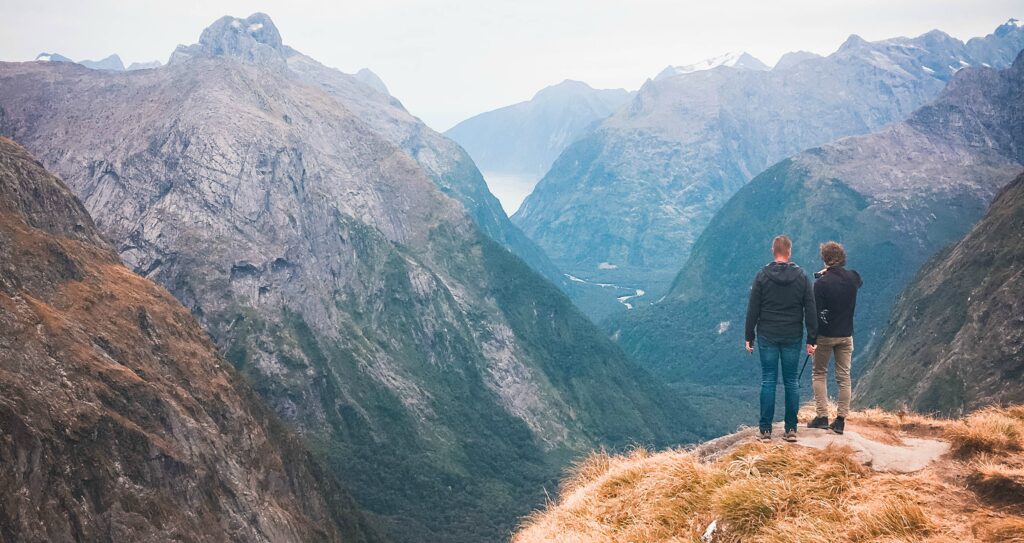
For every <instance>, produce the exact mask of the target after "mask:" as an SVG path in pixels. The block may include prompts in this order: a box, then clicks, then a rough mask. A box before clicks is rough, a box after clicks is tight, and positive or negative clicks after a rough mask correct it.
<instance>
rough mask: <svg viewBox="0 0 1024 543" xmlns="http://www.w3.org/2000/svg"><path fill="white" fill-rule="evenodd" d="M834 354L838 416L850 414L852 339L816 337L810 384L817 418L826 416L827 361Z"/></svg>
mask: <svg viewBox="0 0 1024 543" xmlns="http://www.w3.org/2000/svg"><path fill="white" fill-rule="evenodd" d="M833 352H834V353H835V354H836V384H837V385H839V416H840V417H844V418H845V417H846V415H847V413H849V412H850V361H851V360H852V359H853V338H852V337H818V345H817V349H816V350H815V351H814V371H813V372H812V374H811V375H812V376H813V378H812V380H811V382H812V384H813V388H814V404H815V408H816V410H817V412H818V413H817V416H819V417H827V416H828V384H827V383H826V377H827V376H828V359H829V358H831V357H832V353H833Z"/></svg>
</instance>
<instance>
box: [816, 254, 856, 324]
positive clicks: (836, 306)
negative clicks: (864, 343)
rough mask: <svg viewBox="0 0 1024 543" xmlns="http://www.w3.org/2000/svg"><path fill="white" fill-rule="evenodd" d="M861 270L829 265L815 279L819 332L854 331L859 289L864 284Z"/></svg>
mask: <svg viewBox="0 0 1024 543" xmlns="http://www.w3.org/2000/svg"><path fill="white" fill-rule="evenodd" d="M863 284H864V282H863V281H861V280H860V274H859V273H857V272H855V271H853V270H847V269H846V268H843V267H839V266H837V267H834V268H829V269H828V271H826V272H825V274H824V275H822V276H821V278H819V279H818V280H817V281H815V282H814V302H815V307H817V309H818V335H820V336H825V337H848V336H852V335H853V312H854V309H855V308H856V307H857V289H859V288H860V287H861V285H863Z"/></svg>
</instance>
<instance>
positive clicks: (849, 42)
mask: <svg viewBox="0 0 1024 543" xmlns="http://www.w3.org/2000/svg"><path fill="white" fill-rule="evenodd" d="M865 45H869V44H868V41H867V40H865V39H864V38H862V37H860V36H858V35H857V34H850V37H849V38H846V41H844V42H843V44H842V45H840V46H839V51H848V50H850V49H854V48H856V47H862V46H865Z"/></svg>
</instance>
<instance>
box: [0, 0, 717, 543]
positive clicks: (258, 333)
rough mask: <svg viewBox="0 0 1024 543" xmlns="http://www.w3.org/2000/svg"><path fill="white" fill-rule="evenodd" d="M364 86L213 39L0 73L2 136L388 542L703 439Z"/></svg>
mask: <svg viewBox="0 0 1024 543" xmlns="http://www.w3.org/2000/svg"><path fill="white" fill-rule="evenodd" d="M364 80H365V77H363V78H358V77H354V76H350V75H347V74H343V73H342V72H339V71H337V70H334V69H331V68H328V67H325V66H323V65H321V64H319V63H318V62H316V61H315V60H313V59H311V58H310V57H307V56H305V55H303V54H301V53H299V52H297V51H295V50H294V49H291V48H290V47H288V46H286V45H284V44H283V42H282V40H281V36H280V34H279V32H278V31H277V29H276V27H275V26H274V25H273V22H272V21H271V20H270V18H269V17H267V16H266V15H263V14H255V15H253V16H250V17H248V18H245V19H241V18H234V17H224V18H222V19H219V20H218V21H216V22H214V24H213V25H211V26H210V27H208V28H207V29H206V30H204V31H203V33H202V35H201V36H200V39H199V42H198V43H197V44H193V45H189V46H179V48H178V49H177V50H176V51H175V52H174V54H173V55H172V56H171V59H170V62H169V63H168V65H167V66H164V67H161V68H159V69H155V70H140V71H134V72H107V71H96V70H89V69H86V68H84V67H81V66H78V65H75V64H69V63H46V62H36V63H0V134H3V135H6V136H10V137H12V138H13V139H15V140H17V141H19V142H20V143H22V144H23V145H25V146H26V147H27V148H28V149H30V150H31V151H32V152H33V153H34V154H35V155H36V156H37V157H38V158H39V159H40V160H41V161H42V162H43V163H44V164H45V165H46V166H47V167H48V168H50V169H52V170H53V171H55V172H57V173H59V174H60V175H61V176H62V177H63V178H64V180H65V181H66V182H67V183H68V185H69V186H70V188H71V189H72V190H73V191H74V192H75V193H76V194H77V195H78V196H79V197H80V198H81V200H82V202H83V204H84V206H85V208H86V209H87V210H88V212H89V213H90V214H91V215H92V217H93V218H94V220H95V221H96V224H97V226H98V227H99V229H100V231H101V232H102V233H103V235H105V236H106V237H107V238H108V239H110V240H111V241H112V243H113V244H114V246H115V247H116V250H117V253H118V256H119V257H120V258H121V260H123V261H124V262H125V263H126V264H127V265H128V266H129V267H130V268H131V269H133V270H134V271H136V272H137V273H139V274H140V275H143V276H145V277H147V278H150V279H152V280H154V281H156V282H158V283H160V284H161V285H163V286H165V287H166V288H167V289H168V290H169V291H170V292H171V293H172V294H173V295H174V296H175V297H176V298H177V299H178V300H180V301H181V302H182V303H183V304H184V305H185V306H186V307H187V308H188V309H189V310H190V311H191V313H192V314H193V315H194V316H195V317H196V318H197V319H198V320H199V322H200V323H201V324H202V325H203V326H204V327H205V328H206V330H207V331H208V332H209V333H210V334H211V336H212V338H213V340H214V342H216V344H217V346H218V347H219V348H220V349H221V351H222V352H224V353H225V356H226V358H227V359H228V360H230V361H231V362H232V364H233V365H234V366H235V367H236V368H237V370H238V371H239V372H240V373H241V374H242V375H244V376H245V377H246V378H247V379H248V382H249V383H251V385H252V387H253V388H254V389H255V391H256V392H257V393H258V394H259V396H260V397H261V398H262V399H263V401H265V402H266V403H267V404H268V405H269V406H270V407H271V408H272V409H273V410H274V411H276V412H277V413H278V414H279V415H280V416H281V417H282V418H283V419H284V420H285V421H286V422H287V423H289V424H291V425H293V426H294V427H295V428H297V429H298V430H299V431H300V432H301V433H302V435H303V436H304V438H305V440H306V442H307V443H309V445H310V447H311V448H312V449H313V451H314V453H315V454H316V455H317V458H318V459H319V460H320V461H323V462H324V463H325V464H326V465H327V468H328V471H329V473H331V474H333V475H335V476H337V477H338V478H340V479H341V480H342V482H343V483H344V484H345V486H346V488H348V489H350V491H351V492H352V494H353V496H354V498H355V500H356V502H357V503H358V505H359V507H360V508H361V509H362V510H363V511H365V512H366V514H367V515H368V517H369V519H370V521H371V522H372V523H373V524H374V525H375V526H376V527H377V528H379V529H380V531H381V532H382V535H383V536H384V537H386V538H390V539H392V540H396V541H422V540H445V541H456V542H457V541H480V540H493V539H496V538H499V537H502V536H503V535H506V534H508V533H510V532H511V530H512V528H513V526H514V525H515V522H516V521H517V519H518V518H519V517H520V516H521V515H524V514H526V513H528V512H529V511H530V510H531V509H532V508H534V507H535V506H537V505H539V504H540V503H541V502H542V499H543V495H544V494H543V492H544V485H545V484H547V483H549V482H551V481H553V480H554V478H555V477H556V476H557V474H558V473H559V472H560V471H561V470H562V469H563V468H564V467H565V465H566V464H567V462H569V460H571V459H572V458H573V457H575V456H576V455H578V454H580V453H581V452H583V451H586V450H589V449H591V448H593V447H598V446H608V447H613V448H616V447H625V446H627V445H629V444H631V443H635V442H639V443H651V444H674V443H680V442H686V441H692V440H695V439H699V438H700V437H703V436H706V435H707V432H706V429H705V428H704V426H703V424H702V422H701V421H700V420H699V419H697V418H696V416H695V412H694V410H693V409H692V408H691V407H690V406H689V405H687V404H686V403H684V402H683V401H682V400H680V399H679V397H678V396H677V395H675V394H674V393H673V392H672V391H670V390H668V389H667V388H664V387H663V386H662V385H660V384H659V383H657V382H655V381H654V380H653V379H652V378H651V377H650V376H649V375H648V374H647V373H646V372H645V371H644V370H642V369H640V368H639V367H638V366H637V365H635V364H634V363H632V362H631V361H630V360H629V359H628V358H627V357H626V356H625V355H624V354H623V353H622V352H621V350H620V349H619V348H618V347H617V346H615V345H614V344H613V343H612V342H610V341H609V340H608V339H607V337H606V336H605V335H604V334H603V333H602V332H601V331H600V330H599V329H598V328H596V327H595V326H594V325H593V324H592V323H591V322H590V321H588V320H587V318H586V317H585V316H584V315H583V314H581V313H580V312H579V311H578V310H577V309H576V308H575V307H574V306H573V305H572V303H571V302H570V301H569V299H568V298H567V297H566V296H565V295H563V293H562V292H561V291H560V290H559V289H558V288H556V287H555V286H553V285H552V284H551V283H550V282H548V281H547V280H545V278H544V277H542V276H541V275H539V274H538V273H536V272H534V271H533V270H532V269H531V267H530V266H528V263H531V264H534V265H537V263H538V262H540V263H541V265H538V266H537V267H538V268H540V269H541V270H542V271H543V269H544V266H543V261H542V259H543V253H541V252H540V251H539V250H536V248H535V247H534V246H533V245H532V244H531V243H530V242H529V241H528V240H527V239H526V238H525V237H524V236H522V234H521V233H519V231H518V230H517V229H516V228H515V227H514V226H512V225H511V223H509V222H508V219H507V217H506V216H505V215H504V213H502V212H501V208H500V206H499V205H498V203H497V200H495V199H494V197H493V196H492V195H491V194H490V193H489V192H487V188H486V185H485V184H484V181H483V178H482V177H481V176H480V174H479V172H478V171H477V170H476V168H475V166H474V165H473V162H472V160H471V159H470V158H469V157H468V155H466V154H465V152H464V151H462V150H461V148H460V147H458V145H457V144H455V143H454V142H452V141H451V140H448V139H447V138H445V137H443V136H441V135H440V134H437V133H436V132H433V131H431V130H429V129H428V128H426V127H425V126H424V125H423V124H422V123H420V122H419V121H418V120H417V119H415V117H413V116H412V115H410V114H409V113H408V112H406V111H405V109H404V108H403V107H402V106H401V103H400V102H398V100H397V99H395V98H393V97H391V96H388V95H386V94H385V93H383V92H381V90H380V88H379V86H375V85H372V84H367V83H364V82H363V81H364ZM531 247H533V249H531ZM509 249H512V251H511V252H510V250H509ZM531 250H536V252H535V253H531V252H530V251H531ZM517 255H518V256H517ZM531 255H532V257H533V262H530V259H531ZM520 256H522V259H521V258H520ZM551 273H553V274H554V275H556V276H558V277H560V275H559V274H558V273H557V272H551Z"/></svg>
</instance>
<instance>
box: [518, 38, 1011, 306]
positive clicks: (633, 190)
mask: <svg viewBox="0 0 1024 543" xmlns="http://www.w3.org/2000/svg"><path fill="white" fill-rule="evenodd" d="M1021 48H1024V28H1022V27H1021V26H1020V25H1019V24H1018V22H1017V21H1016V20H1010V21H1009V22H1007V23H1006V24H1004V25H1002V26H1000V27H999V28H997V29H996V30H995V32H994V33H992V34H990V35H988V36H985V37H983V38H974V39H971V40H969V41H967V42H966V43H965V42H962V41H960V40H957V39H955V38H952V37H950V36H948V35H946V34H944V33H942V32H940V31H937V30H936V31H932V32H929V33H927V34H924V35H922V36H919V37H916V38H893V39H888V40H882V41H877V42H868V41H865V40H864V39H862V38H860V37H858V36H851V37H850V38H849V39H848V40H846V42H845V43H844V44H843V45H842V46H841V47H840V48H839V49H838V50H837V51H836V52H834V53H832V54H831V55H829V56H827V57H815V56H813V55H807V54H800V55H796V56H794V57H791V58H790V59H788V60H786V62H784V63H783V62H780V65H779V66H778V67H776V68H774V69H771V70H764V69H737V68H732V67H729V66H726V65H722V66H718V67H715V68H712V69H706V70H698V71H692V72H689V73H680V74H677V75H672V76H667V74H666V76H665V77H662V78H659V79H657V80H653V81H648V82H647V83H645V84H644V86H643V87H642V88H641V89H640V90H639V91H638V92H637V94H636V95H635V96H634V97H633V98H632V99H631V100H630V101H629V102H628V103H627V104H626V105H624V106H623V107H622V108H620V109H619V110H618V111H616V112H615V113H614V114H612V115H611V116H610V117H609V118H608V119H606V120H604V121H603V122H602V123H601V124H600V125H599V126H598V127H597V128H596V129H595V130H593V131H592V132H590V133H588V134H586V135H584V136H583V137H581V138H579V139H578V140H577V141H576V142H575V143H573V144H572V145H570V146H569V147H568V148H566V149H565V151H563V153H562V155H561V156H560V157H559V158H558V159H557V160H555V162H554V163H553V165H552V167H551V169H550V171H549V172H548V173H547V174H546V175H545V177H544V178H543V179H542V180H541V181H540V182H539V183H538V184H537V187H536V188H535V190H534V191H533V193H531V194H530V196H529V197H527V199H526V200H525V201H524V202H523V205H522V206H521V207H520V208H519V210H518V211H517V212H516V214H515V215H514V216H513V218H512V219H513V222H515V223H516V224H517V225H519V226H520V227H521V228H522V229H523V231H524V232H525V233H526V234H527V235H528V236H530V237H531V238H532V239H533V240H534V241H536V242H537V243H538V244H540V246H541V247H542V248H543V249H544V250H545V251H546V252H547V254H548V256H549V257H551V259H552V260H553V261H554V263H555V264H556V265H557V266H558V267H559V268H560V269H562V271H564V272H567V273H569V274H571V275H573V276H575V277H578V278H581V279H583V280H588V281H591V282H600V283H613V284H618V285H623V286H628V287H630V288H637V289H640V290H643V291H645V293H646V294H647V295H646V296H645V297H640V298H638V299H635V300H631V302H632V304H633V306H638V305H643V304H644V303H649V302H651V301H655V300H657V299H658V298H660V297H661V296H662V295H663V294H665V293H666V292H667V290H668V288H669V286H670V285H671V282H672V278H673V277H674V275H675V274H676V272H677V271H678V270H679V267H680V266H682V265H683V264H684V263H685V262H686V259H687V256H688V255H689V254H690V251H691V248H692V246H693V244H694V242H695V241H696V239H697V237H698V236H699V235H700V234H701V232H702V231H703V230H704V228H705V227H706V226H707V225H708V223H709V221H710V220H711V218H712V217H713V216H714V214H715V212H716V211H718V210H719V209H720V208H721V207H722V206H723V205H724V204H725V203H726V201H728V199H729V198H730V197H731V196H732V195H733V194H734V193H735V192H736V191H737V190H739V189H740V188H741V187H743V186H744V185H745V184H746V183H747V182H748V180H750V179H751V178H753V177H754V176H756V175H758V174H759V173H760V172H762V171H764V170H765V169H766V168H768V167H769V166H770V165H771V164H773V163H776V162H777V161H779V160H782V159H784V158H785V157H787V156H789V155H792V154H793V153H796V152H799V151H800V150H802V149H806V148H809V147H813V146H815V145H822V144H825V143H827V142H829V141H834V140H836V139H838V138H842V137H845V136H850V135H856V134H864V133H869V132H872V131H875V130H878V129H880V128H882V127H884V126H886V125H888V124H890V123H892V122H894V121H899V120H901V119H904V118H906V117H907V116H908V115H909V114H910V113H911V112H913V111H914V110H915V109H917V108H918V107H920V106H922V105H924V104H925V103H927V102H928V101H929V100H931V99H933V98H935V96H937V95H938V94H939V92H940V91H941V90H942V89H943V88H944V87H945V85H946V83H947V82H948V81H949V80H950V79H951V78H952V77H953V76H954V74H955V73H956V72H958V71H959V70H961V69H962V68H963V67H965V66H974V67H986V66H991V67H993V68H1005V67H1007V66H1009V64H1010V63H1011V62H1012V61H1013V59H1014V57H1015V56H1016V54H1017V52H1019V51H1020V50H1021ZM601 307H615V306H614V305H604V306H601ZM620 307H621V306H620ZM591 316H592V317H595V318H600V317H602V316H603V315H602V314H597V313H591Z"/></svg>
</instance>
